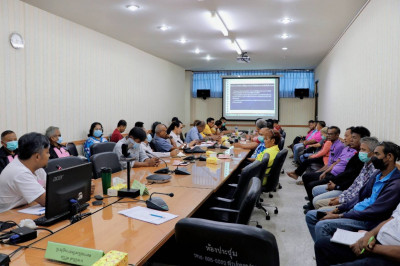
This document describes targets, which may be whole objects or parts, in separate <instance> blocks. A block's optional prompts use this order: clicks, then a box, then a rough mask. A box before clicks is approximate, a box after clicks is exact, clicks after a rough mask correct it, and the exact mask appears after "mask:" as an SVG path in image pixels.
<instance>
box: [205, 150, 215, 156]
mask: <svg viewBox="0 0 400 266" xmlns="http://www.w3.org/2000/svg"><path fill="white" fill-rule="evenodd" d="M211 154H215V152H213V151H206V156H211Z"/></svg>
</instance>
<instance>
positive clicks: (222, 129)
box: [219, 116, 234, 135]
mask: <svg viewBox="0 0 400 266" xmlns="http://www.w3.org/2000/svg"><path fill="white" fill-rule="evenodd" d="M219 121H221V123H222V125H221V128H219V130H220V133H221V134H222V135H226V134H230V133H233V132H234V131H233V130H228V129H227V128H226V118H225V117H223V116H221V118H220V119H219Z"/></svg>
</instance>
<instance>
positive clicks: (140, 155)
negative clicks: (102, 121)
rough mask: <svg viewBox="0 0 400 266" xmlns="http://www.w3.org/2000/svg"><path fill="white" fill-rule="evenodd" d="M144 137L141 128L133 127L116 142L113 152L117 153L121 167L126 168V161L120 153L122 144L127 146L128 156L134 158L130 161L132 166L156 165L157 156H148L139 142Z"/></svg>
mask: <svg viewBox="0 0 400 266" xmlns="http://www.w3.org/2000/svg"><path fill="white" fill-rule="evenodd" d="M145 139H146V133H145V132H144V130H143V129H142V128H139V127H134V128H132V129H131V131H129V134H128V136H126V137H125V138H123V139H121V140H120V141H118V142H117V144H116V145H115V147H114V150H113V152H114V153H116V154H117V155H118V159H119V163H120V164H121V166H122V168H124V169H125V168H126V161H124V160H123V159H124V156H123V154H122V145H123V144H125V145H127V146H128V152H129V154H130V155H129V158H134V161H132V162H131V166H132V167H151V166H157V165H158V162H159V159H158V158H149V157H148V156H147V155H146V153H145V152H144V151H143V148H142V147H141V145H140V143H141V142H142V141H144V140H145Z"/></svg>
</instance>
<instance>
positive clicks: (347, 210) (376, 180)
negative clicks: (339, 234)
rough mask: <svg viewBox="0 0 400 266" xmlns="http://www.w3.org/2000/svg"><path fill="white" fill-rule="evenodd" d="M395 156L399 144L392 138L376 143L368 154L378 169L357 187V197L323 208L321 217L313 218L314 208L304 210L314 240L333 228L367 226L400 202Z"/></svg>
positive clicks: (399, 154) (399, 153) (329, 233)
mask: <svg viewBox="0 0 400 266" xmlns="http://www.w3.org/2000/svg"><path fill="white" fill-rule="evenodd" d="M398 158H400V148H399V146H397V145H396V144H394V143H392V142H382V143H380V144H379V145H378V146H377V147H376V148H375V151H374V156H373V157H372V158H371V161H372V163H373V165H374V167H375V169H377V170H379V171H377V172H376V173H375V174H374V175H373V176H372V177H371V178H370V179H369V181H368V183H366V184H365V186H364V187H363V188H362V189H361V190H360V193H359V196H358V197H356V198H355V199H354V200H352V201H348V202H345V203H344V204H342V205H340V206H339V207H337V208H336V209H334V210H333V211H330V212H327V213H326V216H324V217H323V218H322V219H321V221H319V220H318V218H317V211H310V212H308V213H307V215H306V222H307V226H308V229H309V230H310V234H311V236H312V238H313V239H314V241H318V240H319V239H322V238H324V237H330V236H332V235H333V233H334V232H335V231H336V229H337V228H341V229H345V230H350V231H357V230H369V229H372V228H373V227H375V226H376V225H378V224H379V223H380V222H382V221H384V220H386V219H388V218H389V217H390V215H391V214H392V212H393V210H394V209H395V208H396V206H397V205H398V204H399V202H400V193H399V191H400V171H399V170H398V169H397V168H396V161H397V159H398Z"/></svg>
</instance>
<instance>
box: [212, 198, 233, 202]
mask: <svg viewBox="0 0 400 266" xmlns="http://www.w3.org/2000/svg"><path fill="white" fill-rule="evenodd" d="M215 199H216V200H218V201H222V202H226V203H232V202H233V199H227V198H221V197H216V198H215Z"/></svg>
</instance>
